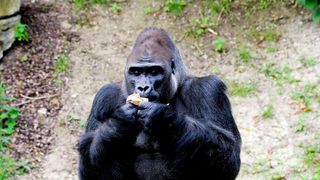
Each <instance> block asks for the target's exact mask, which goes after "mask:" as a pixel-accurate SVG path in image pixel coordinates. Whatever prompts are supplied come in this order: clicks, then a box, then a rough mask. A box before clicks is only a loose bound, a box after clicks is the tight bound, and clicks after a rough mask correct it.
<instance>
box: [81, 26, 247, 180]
mask: <svg viewBox="0 0 320 180" xmlns="http://www.w3.org/2000/svg"><path fill="white" fill-rule="evenodd" d="M225 91H226V86H225V85H224V83H223V82H222V81H221V80H220V79H219V78H217V77H216V76H206V77H195V76H193V75H191V74H189V73H187V71H186V68H185V66H184V64H183V62H182V60H181V57H180V54H179V51H178V49H177V48H176V46H175V45H174V44H173V42H172V40H171V39H170V38H169V36H168V34H167V33H166V32H165V31H164V30H161V29H156V28H149V29H146V30H144V31H143V32H142V33H141V34H140V35H139V36H138V38H137V40H136V41H135V44H134V47H133V49H132V52H131V53H130V55H129V56H128V59H127V65H126V67H125V79H124V81H123V82H122V83H118V84H117V83H113V84H108V85H105V86H103V87H102V88H101V89H100V90H99V92H98V93H97V95H96V97H95V99H94V101H93V105H92V109H91V113H90V115H89V118H88V124H87V127H86V132H85V133H84V135H83V137H82V138H81V139H80V141H79V153H80V167H79V174H80V179H83V180H85V179H88V180H89V179H111V180H113V179H123V180H126V179H128V180H134V179H141V180H142V179H146V180H157V179H159V180H166V179H181V180H182V179H183V180H185V179H201V180H202V179H223V180H224V179H235V178H236V176H237V174H238V172H239V169H240V148H241V138H240V134H239V131H238V128H237V126H236V124H235V121H234V119H233V116H232V112H231V106H230V103H229V100H228V97H227V96H226V94H225ZM132 93H138V94H139V95H140V96H142V97H145V98H148V99H149V102H141V103H140V105H139V106H136V105H133V104H131V103H128V102H126V98H127V97H128V95H130V94H132Z"/></svg>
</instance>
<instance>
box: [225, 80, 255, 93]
mask: <svg viewBox="0 0 320 180" xmlns="http://www.w3.org/2000/svg"><path fill="white" fill-rule="evenodd" d="M256 91H257V86H256V84H255V83H253V82H248V83H237V82H233V83H231V86H230V88H229V94H230V95H231V96H240V97H248V96H250V95H253V94H254V93H255V92H256Z"/></svg>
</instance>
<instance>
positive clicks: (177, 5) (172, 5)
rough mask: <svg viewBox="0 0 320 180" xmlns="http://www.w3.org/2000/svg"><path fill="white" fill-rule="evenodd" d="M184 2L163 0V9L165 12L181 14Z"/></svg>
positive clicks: (181, 0)
mask: <svg viewBox="0 0 320 180" xmlns="http://www.w3.org/2000/svg"><path fill="white" fill-rule="evenodd" d="M186 5H187V4H186V2H185V1H184V0H165V1H164V10H165V11H166V12H169V13H172V14H173V15H175V16H181V15H182V11H183V9H184V8H185V7H186Z"/></svg>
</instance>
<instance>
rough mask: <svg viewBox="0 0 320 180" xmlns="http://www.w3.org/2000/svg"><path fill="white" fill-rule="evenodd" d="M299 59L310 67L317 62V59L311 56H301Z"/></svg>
mask: <svg viewBox="0 0 320 180" xmlns="http://www.w3.org/2000/svg"><path fill="white" fill-rule="evenodd" d="M299 60H300V62H301V64H302V65H303V66H305V67H312V66H315V65H317V64H318V63H319V62H318V61H317V59H316V58H313V57H303V58H301V59H299Z"/></svg>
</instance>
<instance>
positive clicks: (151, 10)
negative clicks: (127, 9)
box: [143, 6, 153, 14]
mask: <svg viewBox="0 0 320 180" xmlns="http://www.w3.org/2000/svg"><path fill="white" fill-rule="evenodd" d="M152 12H153V9H152V7H150V6H149V7H145V8H143V13H144V14H151V13H152Z"/></svg>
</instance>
